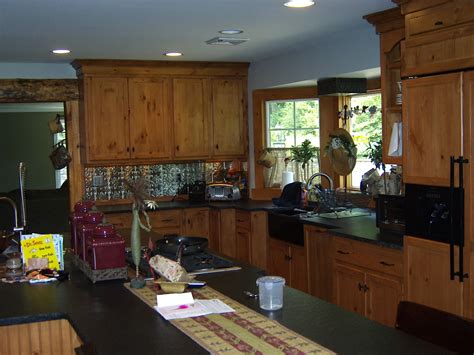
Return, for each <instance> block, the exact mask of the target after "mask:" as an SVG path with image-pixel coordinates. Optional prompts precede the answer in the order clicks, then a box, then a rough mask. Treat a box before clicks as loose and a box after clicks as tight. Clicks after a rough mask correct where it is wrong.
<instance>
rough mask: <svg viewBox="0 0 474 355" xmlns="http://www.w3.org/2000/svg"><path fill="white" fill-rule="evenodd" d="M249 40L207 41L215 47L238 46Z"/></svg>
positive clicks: (227, 38)
mask: <svg viewBox="0 0 474 355" xmlns="http://www.w3.org/2000/svg"><path fill="white" fill-rule="evenodd" d="M248 40H249V39H248V38H234V37H214V38H211V39H210V40H208V41H206V43H207V44H211V45H215V46H236V45H238V44H241V43H244V42H247V41H248Z"/></svg>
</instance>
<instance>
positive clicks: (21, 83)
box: [0, 79, 79, 103]
mask: <svg viewBox="0 0 474 355" xmlns="http://www.w3.org/2000/svg"><path fill="white" fill-rule="evenodd" d="M78 99H79V89H78V85H77V80H76V79H1V80H0V102H9V103H14V102H52V101H55V102H61V101H73V100H78Z"/></svg>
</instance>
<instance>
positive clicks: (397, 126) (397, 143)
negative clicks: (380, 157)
mask: <svg viewBox="0 0 474 355" xmlns="http://www.w3.org/2000/svg"><path fill="white" fill-rule="evenodd" d="M402 132H403V126H402V122H394V123H393V126H392V135H391V136H390V144H389V146H388V155H389V156H391V157H400V156H402Z"/></svg>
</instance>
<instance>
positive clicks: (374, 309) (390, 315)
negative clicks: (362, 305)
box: [365, 273, 403, 327]
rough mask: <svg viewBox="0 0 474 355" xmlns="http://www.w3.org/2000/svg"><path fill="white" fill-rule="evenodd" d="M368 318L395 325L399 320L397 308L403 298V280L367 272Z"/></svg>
mask: <svg viewBox="0 0 474 355" xmlns="http://www.w3.org/2000/svg"><path fill="white" fill-rule="evenodd" d="M365 284H366V285H367V288H368V291H367V300H366V314H367V318H369V319H372V320H375V321H377V322H379V323H382V324H385V325H388V326H391V327H393V326H394V325H395V322H396V320H397V317H396V315H397V313H396V310H397V308H398V304H399V303H400V301H401V300H402V285H403V284H402V280H401V279H399V278H395V277H391V276H388V275H382V274H372V273H367V274H366V275H365Z"/></svg>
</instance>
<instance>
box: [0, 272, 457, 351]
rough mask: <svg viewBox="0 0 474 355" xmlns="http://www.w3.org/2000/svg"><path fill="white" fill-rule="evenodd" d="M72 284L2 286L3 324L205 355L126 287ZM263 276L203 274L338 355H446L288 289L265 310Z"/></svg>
mask: <svg viewBox="0 0 474 355" xmlns="http://www.w3.org/2000/svg"><path fill="white" fill-rule="evenodd" d="M66 267H67V270H69V271H70V280H67V281H63V282H56V283H52V284H36V285H30V284H27V283H22V284H4V283H0V294H1V295H2V300H3V301H2V303H1V305H0V326H1V325H8V324H16V323H25V322H33V321H41V320H47V319H58V318H62V317H64V318H67V319H69V320H70V322H71V324H72V325H73V327H74V328H75V329H76V331H77V333H78V334H79V336H80V337H81V338H82V339H83V340H84V341H85V342H90V343H92V344H93V345H94V346H95V348H96V350H97V353H98V354H161V353H163V354H189V353H193V354H205V353H206V351H205V350H204V349H203V348H201V347H200V346H199V345H198V344H197V343H195V342H194V341H193V340H191V339H190V338H188V337H187V336H186V335H185V334H183V333H181V332H180V331H179V330H178V329H177V328H175V327H174V326H173V325H172V324H171V323H169V322H167V321H165V320H164V319H163V318H161V316H160V315H159V314H158V313H156V312H154V311H153V310H152V309H151V308H150V307H149V306H147V305H146V304H145V303H144V302H142V301H141V300H139V299H138V298H137V297H135V296H134V295H133V294H132V293H131V292H129V291H128V290H126V289H125V288H124V287H123V286H122V282H121V281H106V282H99V283H96V284H92V283H91V282H90V281H89V280H88V279H87V278H86V277H85V276H84V275H83V274H82V273H81V272H80V271H79V270H77V269H76V268H75V267H73V266H71V265H70V264H69V263H67V264H66ZM259 276H260V271H259V270H258V269H255V268H252V267H246V266H244V268H243V269H242V270H241V271H234V272H225V273H218V274H210V275H202V276H200V279H202V280H205V281H207V283H208V285H210V286H211V287H213V288H215V289H216V290H218V291H220V292H222V293H224V294H226V295H227V296H229V297H231V298H233V299H235V300H236V301H238V302H240V303H242V304H244V305H246V306H247V307H249V308H251V309H254V310H256V311H257V312H260V313H262V314H264V315H266V316H268V317H270V318H272V319H275V320H277V321H279V322H280V323H281V324H283V325H285V326H286V327H288V328H290V329H292V330H294V331H296V332H298V333H300V334H302V335H303V336H306V337H308V338H310V339H312V340H313V341H315V342H317V343H319V344H321V345H323V346H325V347H327V348H329V349H331V350H333V351H335V352H337V353H340V354H380V353H384V354H415V353H417V354H428V353H429V354H446V353H448V352H447V351H445V350H444V349H441V348H439V347H437V346H434V345H432V344H429V343H426V342H424V341H422V340H419V339H416V338H414V337H412V336H409V335H406V334H404V333H402V332H401V331H397V330H395V329H391V328H388V327H385V326H383V325H380V324H378V323H375V322H373V321H370V320H368V319H366V318H363V317H361V316H359V315H357V314H355V313H350V312H348V311H345V310H343V309H342V308H339V307H337V306H335V305H333V304H330V303H327V302H325V301H322V300H319V299H317V298H314V297H312V296H310V295H308V294H305V293H303V292H300V291H297V290H294V289H292V288H289V287H285V290H284V307H283V309H282V310H280V311H276V312H267V311H262V310H260V309H259V307H258V301H257V300H254V299H249V298H246V297H245V296H244V294H243V291H244V290H250V291H252V292H255V291H256V286H255V280H256V279H257V278H258V277H259Z"/></svg>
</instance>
